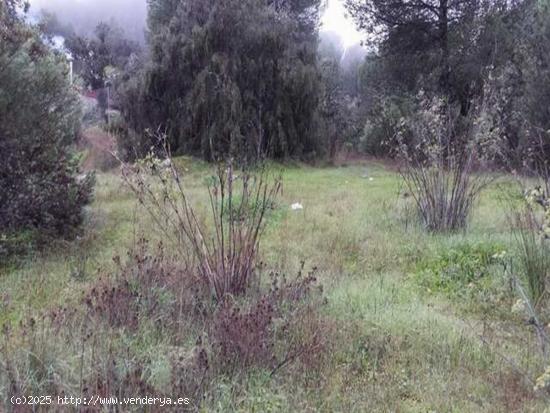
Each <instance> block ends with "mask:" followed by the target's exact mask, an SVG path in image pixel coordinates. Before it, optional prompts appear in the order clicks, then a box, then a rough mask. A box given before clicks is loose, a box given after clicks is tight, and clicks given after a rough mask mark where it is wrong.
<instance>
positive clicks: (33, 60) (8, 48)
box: [0, 4, 94, 250]
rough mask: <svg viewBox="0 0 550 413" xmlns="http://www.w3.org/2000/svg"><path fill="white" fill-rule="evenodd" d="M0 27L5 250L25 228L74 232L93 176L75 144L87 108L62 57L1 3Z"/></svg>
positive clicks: (0, 203)
mask: <svg viewBox="0 0 550 413" xmlns="http://www.w3.org/2000/svg"><path fill="white" fill-rule="evenodd" d="M0 27H2V28H3V31H2V32H0V35H1V39H0V67H1V68H2V69H1V70H0V113H1V114H2V115H1V116H2V120H1V122H0V154H2V159H1V161H2V169H1V171H0V235H2V240H3V241H0V243H1V244H3V246H4V250H6V244H10V241H9V240H10V239H12V240H13V239H18V238H20V237H18V236H17V233H19V232H21V231H37V232H38V233H40V234H41V235H44V234H47V235H55V236H60V235H68V234H69V233H70V232H71V230H72V229H73V228H75V227H76V226H77V225H79V224H80V223H81V221H82V207H83V206H84V205H85V204H87V203H88V202H89V201H90V196H91V190H92V185H93V181H94V178H93V176H92V175H81V176H80V177H77V175H78V173H79V171H78V162H79V159H78V158H77V157H76V156H74V154H73V153H72V152H71V147H72V144H73V143H74V141H75V137H76V134H77V131H78V128H79V121H80V114H81V112H80V105H79V98H78V95H77V94H76V93H75V92H74V91H73V90H72V89H71V87H70V84H69V82H68V80H67V79H68V73H67V65H66V64H65V62H64V58H63V57H61V56H58V55H55V54H54V53H52V52H51V50H49V49H48V48H47V47H46V46H45V45H44V44H43V43H42V41H41V40H40V38H39V36H38V35H37V34H36V33H35V32H34V31H33V30H32V29H30V28H29V27H27V26H26V25H25V24H24V23H23V22H21V21H19V20H18V19H17V18H16V17H15V14H12V13H6V5H3V4H0ZM7 249H9V247H8V248H7Z"/></svg>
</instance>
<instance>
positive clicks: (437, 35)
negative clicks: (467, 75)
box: [346, 0, 480, 95]
mask: <svg viewBox="0 0 550 413" xmlns="http://www.w3.org/2000/svg"><path fill="white" fill-rule="evenodd" d="M479 3H480V1H478V0H397V1H396V0H346V6H347V8H348V10H349V11H350V13H351V15H352V16H353V17H354V19H355V20H356V21H357V23H358V25H359V27H360V28H361V29H364V30H367V31H368V32H369V33H370V34H371V35H374V36H375V37H378V39H380V38H382V39H383V40H387V39H388V38H389V37H390V36H392V35H393V36H397V38H398V44H399V45H400V46H401V47H402V48H403V50H405V49H410V47H411V46H412V47H413V48H414V49H415V50H419V48H423V49H428V48H432V47H433V46H436V47H437V49H438V50H439V71H440V73H439V82H440V86H441V88H442V90H443V91H444V93H445V94H446V95H448V94H449V93H450V75H451V66H450V51H449V31H450V27H451V25H454V24H457V23H459V22H461V21H463V20H465V19H468V18H469V19H471V18H473V16H474V15H475V12H476V10H477V9H478V7H479Z"/></svg>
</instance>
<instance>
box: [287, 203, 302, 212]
mask: <svg viewBox="0 0 550 413" xmlns="http://www.w3.org/2000/svg"><path fill="white" fill-rule="evenodd" d="M290 208H291V209H292V210H293V211H299V210H301V209H304V206H303V205H302V204H300V203H299V202H296V203H294V204H292V205H291V206H290Z"/></svg>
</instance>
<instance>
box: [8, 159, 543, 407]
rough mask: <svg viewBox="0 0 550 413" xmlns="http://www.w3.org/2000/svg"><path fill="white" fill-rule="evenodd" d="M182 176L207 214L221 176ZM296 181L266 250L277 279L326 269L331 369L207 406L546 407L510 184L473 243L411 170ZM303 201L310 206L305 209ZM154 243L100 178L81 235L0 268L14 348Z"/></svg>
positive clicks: (499, 184) (261, 375)
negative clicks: (524, 302) (135, 250)
mask: <svg viewBox="0 0 550 413" xmlns="http://www.w3.org/2000/svg"><path fill="white" fill-rule="evenodd" d="M178 165H181V166H182V169H183V170H185V171H186V172H185V181H186V186H187V187H188V189H189V191H190V193H191V194H192V195H193V197H194V199H196V200H197V201H196V202H197V205H199V206H201V207H202V208H206V190H205V187H204V179H205V177H206V176H207V175H208V174H209V173H210V169H209V167H208V166H207V165H205V164H202V163H199V162H196V161H192V160H189V159H180V160H179V161H178ZM283 172H284V188H283V192H282V195H281V198H280V201H279V203H278V206H277V208H276V209H275V210H274V211H273V212H272V213H271V214H270V216H269V217H268V225H267V229H266V232H265V235H264V238H263V240H262V244H261V248H262V249H261V255H262V259H263V260H264V262H265V266H266V268H268V269H273V270H277V271H280V272H284V273H285V274H295V273H296V272H297V271H298V270H299V268H300V266H301V263H302V262H304V263H305V264H304V265H305V269H306V270H309V269H312V268H314V267H315V268H317V272H316V274H317V276H318V278H319V280H320V282H321V283H322V285H323V289H324V293H325V296H326V299H327V304H326V305H325V306H324V307H323V308H322V312H323V319H324V320H325V322H326V323H327V325H328V326H329V327H330V328H328V329H327V331H328V332H329V333H327V337H326V341H327V346H326V350H325V353H324V354H322V355H319V358H320V360H321V365H320V366H319V367H318V368H317V370H316V371H315V374H311V372H309V373H308V371H303V370H302V369H299V368H297V367H295V366H289V367H288V368H285V369H281V370H280V371H279V372H278V373H277V374H275V375H270V374H269V372H267V371H263V370H262V369H249V370H247V371H246V372H241V373H239V374H238V375H236V376H233V377H223V376H220V377H217V378H216V380H215V382H214V385H213V386H212V387H211V389H210V390H209V391H208V394H207V395H206V397H205V398H204V400H203V401H202V403H201V406H200V409H201V411H219V412H232V411H238V412H307V411H322V412H530V411H533V412H542V411H544V408H545V406H546V403H547V400H546V399H545V398H544V396H543V395H540V394H536V393H535V392H534V391H533V382H534V380H535V379H536V378H537V377H538V376H540V375H541V374H542V372H543V371H544V368H545V366H544V364H543V363H542V361H541V357H540V356H539V354H538V350H537V342H536V337H535V336H534V334H533V332H532V331H531V330H530V328H529V326H528V325H527V324H526V322H525V320H524V318H523V317H522V316H521V315H517V314H515V313H513V312H512V311H511V308H512V306H513V304H514V303H515V302H516V300H517V295H516V293H515V292H514V291H512V289H511V287H510V283H509V280H508V279H507V275H506V274H505V272H504V269H503V268H504V266H503V265H502V263H501V262H500V260H499V258H495V257H498V256H500V255H502V252H503V251H506V255H507V256H510V257H513V256H514V246H513V243H512V236H511V234H510V232H509V226H508V219H507V215H506V208H505V205H506V204H505V202H504V201H503V200H502V199H503V198H504V195H505V194H506V193H509V192H510V191H513V190H514V185H513V184H512V179H511V178H509V177H506V176H502V177H498V179H497V180H496V181H495V183H494V184H492V185H491V187H490V188H489V189H488V190H486V191H485V192H484V193H483V194H482V198H481V200H480V202H479V204H478V205H477V206H476V208H475V211H474V214H473V217H472V222H471V225H470V227H469V229H468V230H467V231H466V232H465V233H459V234H453V235H430V234H427V233H426V232H425V231H423V230H422V228H421V227H420V226H419V225H418V222H417V220H416V217H415V210H414V207H413V204H412V200H411V199H410V198H409V197H407V196H406V193H404V191H403V188H402V184H401V180H400V178H399V176H398V174H397V173H396V172H395V171H393V170H392V169H391V168H389V167H385V166H384V165H383V164H382V163H376V162H368V163H362V164H353V165H349V166H343V167H326V168H314V167H308V166H301V165H300V166H286V167H284V171H283ZM295 202H300V203H301V204H302V205H303V206H304V209H303V210H298V211H293V210H291V208H290V205H291V204H293V203H295ZM144 236H146V237H147V238H149V239H152V240H154V239H156V238H157V237H158V234H157V233H156V232H155V228H154V226H153V225H152V223H151V222H149V221H148V220H147V219H146V218H145V215H144V214H143V212H142V211H141V210H140V209H139V207H138V206H137V203H136V201H135V199H134V197H133V195H132V193H131V192H129V191H128V189H126V188H125V187H124V185H123V184H122V182H121V180H120V178H119V177H118V176H117V175H116V174H110V173H102V174H99V176H98V182H97V187H96V195H95V201H94V203H93V205H92V206H91V207H90V210H89V219H88V222H87V224H86V229H85V233H84V234H83V236H82V237H81V238H79V239H78V240H77V241H75V242H72V243H67V244H66V245H60V246H55V247H53V248H52V249H50V250H48V252H44V253H36V255H35V256H30V257H28V258H26V259H25V260H24V261H23V262H22V263H20V264H18V265H12V266H10V267H7V268H6V267H4V268H2V270H1V271H2V275H1V277H0V324H10V325H12V326H14V327H13V332H12V333H11V335H10V338H9V339H6V340H4V344H3V345H4V348H5V349H8V350H7V351H11V350H9V349H12V350H13V349H16V348H17V349H18V351H19V352H20V355H19V356H18V357H24V356H25V354H27V353H28V352H27V353H25V351H26V350H27V348H26V346H27V343H28V342H27V341H26V340H25V338H24V337H20V335H19V334H18V327H17V326H18V325H21V323H24V322H25V320H26V319H27V318H28V317H29V316H30V317H36V318H39V314H41V313H43V312H47V311H49V310H51V309H53V308H56V307H64V308H74V309H75V311H80V312H83V311H85V308H84V307H83V304H82V297H83V294H84V293H85V292H86V291H87V290H89V288H90V287H91V286H93V285H94V283H96V282H97V279H98V274H99V273H108V272H109V271H111V270H112V269H113V268H114V263H113V260H112V258H113V257H114V256H117V255H120V256H125V254H126V251H128V250H129V249H130V248H131V247H132V245H134V244H135V242H136V239H138V238H140V237H144ZM126 339H127V340H128V342H130V343H131V344H128V346H134V347H136V348H138V350H137V352H138V353H140V354H143V355H146V357H144V359H145V358H146V359H148V360H151V362H150V365H149V367H148V372H149V373H148V374H147V377H148V380H149V381H150V384H151V385H152V386H162V383H163V381H162V377H163V374H164V373H163V369H164V370H165V369H166V367H163V363H162V362H161V361H159V360H160V357H161V356H162V353H163V351H165V349H166V346H165V343H163V342H162V340H161V339H159V338H157V337H155V335H154V332H147V331H143V330H140V333H139V336H138V335H136V336H131V337H126ZM45 341H47V340H45ZM40 348H41V349H42V353H41V354H44V357H47V358H48V360H49V363H50V364H48V366H49V368H50V369H53V370H55V369H59V370H60V371H64V369H65V370H71V369H77V367H71V366H70V364H71V363H73V364H74V365H75V366H77V365H78V360H77V359H78V357H77V356H76V355H78V352H75V354H76V355H73V354H71V351H70V349H67V348H66V347H63V346H62V345H56V344H55V343H53V344H52V343H50V344H48V345H46V344H43V345H42V347H40ZM14 351H15V350H14ZM29 351H31V350H29ZM13 354H15V353H13ZM18 354H19V353H18ZM64 354H65V355H66V357H64ZM14 358H15V356H14ZM42 362H43V364H45V361H44V360H42ZM7 383H8V381H7V380H6V379H5V378H4V379H3V381H2V383H1V384H2V386H3V388H2V389H1V390H2V392H3V393H4V395H5V394H6V393H7V391H8V389H7ZM66 386H67V388H73V389H74V388H75V386H74V385H72V384H71V383H66Z"/></svg>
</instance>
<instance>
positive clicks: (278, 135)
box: [123, 0, 322, 160]
mask: <svg viewBox="0 0 550 413" xmlns="http://www.w3.org/2000/svg"><path fill="white" fill-rule="evenodd" d="M319 3H320V1H319V0H304V1H299V2H297V1H267V0H227V1H223V2H222V1H218V0H200V1H199V0H191V1H186V2H181V1H174V0H150V1H149V20H148V24H149V33H148V40H149V46H150V62H149V64H147V65H146V68H145V70H144V71H143V73H142V74H141V75H139V76H138V78H137V79H136V78H133V79H130V80H129V82H128V83H127V84H126V85H125V87H124V88H123V89H124V93H123V95H125V96H126V99H124V101H125V102H126V103H125V104H123V111H124V114H125V117H126V120H127V121H128V123H129V126H130V128H131V129H132V130H133V131H135V132H137V134H138V135H143V134H145V131H146V130H147V129H149V130H157V129H158V128H161V129H162V130H164V131H166V133H167V134H168V137H169V140H170V143H171V146H172V149H173V150H175V151H180V152H183V151H184V152H191V153H197V154H200V155H201V156H203V157H204V158H205V159H209V160H211V159H215V158H218V157H225V156H233V157H238V158H242V159H251V158H257V157H261V156H264V155H268V156H272V157H277V158H282V157H287V156H300V157H305V156H312V155H315V154H316V153H317V152H318V151H320V150H322V147H321V145H320V142H319V139H318V134H317V127H318V123H319V109H318V107H319V100H320V96H319V82H320V74H319V71H318V69H317V64H316V62H317V56H316V51H317V24H318V23H317V22H318V12H319ZM133 136H135V134H134V135H133ZM141 147H142V148H145V147H148V146H147V145H145V144H143V145H141Z"/></svg>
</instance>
